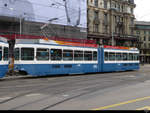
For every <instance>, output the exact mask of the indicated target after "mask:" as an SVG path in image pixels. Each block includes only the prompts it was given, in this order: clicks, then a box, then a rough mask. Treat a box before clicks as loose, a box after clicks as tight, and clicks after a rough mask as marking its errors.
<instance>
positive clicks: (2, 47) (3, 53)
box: [0, 42, 8, 78]
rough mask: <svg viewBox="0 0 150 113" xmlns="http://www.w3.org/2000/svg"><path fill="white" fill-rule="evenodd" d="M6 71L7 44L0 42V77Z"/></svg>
mask: <svg viewBox="0 0 150 113" xmlns="http://www.w3.org/2000/svg"><path fill="white" fill-rule="evenodd" d="M7 71H8V44H7V43H5V42H0V78H2V77H4V76H5V74H6V73H7Z"/></svg>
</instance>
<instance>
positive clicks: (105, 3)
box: [104, 0, 107, 9]
mask: <svg viewBox="0 0 150 113" xmlns="http://www.w3.org/2000/svg"><path fill="white" fill-rule="evenodd" d="M104 8H105V9H107V1H106V0H104Z"/></svg>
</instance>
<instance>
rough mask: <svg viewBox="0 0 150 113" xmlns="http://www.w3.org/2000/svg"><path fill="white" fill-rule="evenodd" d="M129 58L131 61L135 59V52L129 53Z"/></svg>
mask: <svg viewBox="0 0 150 113" xmlns="http://www.w3.org/2000/svg"><path fill="white" fill-rule="evenodd" d="M129 60H130V61H132V60H133V53H129Z"/></svg>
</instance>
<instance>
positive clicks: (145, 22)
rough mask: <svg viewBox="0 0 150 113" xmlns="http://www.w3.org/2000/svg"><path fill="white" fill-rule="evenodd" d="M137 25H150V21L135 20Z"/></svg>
mask: <svg viewBox="0 0 150 113" xmlns="http://www.w3.org/2000/svg"><path fill="white" fill-rule="evenodd" d="M135 25H149V26H150V21H135Z"/></svg>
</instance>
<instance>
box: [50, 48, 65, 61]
mask: <svg viewBox="0 0 150 113" xmlns="http://www.w3.org/2000/svg"><path fill="white" fill-rule="evenodd" d="M50 53H51V60H52V61H60V60H62V50H61V49H51V50H50Z"/></svg>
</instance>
